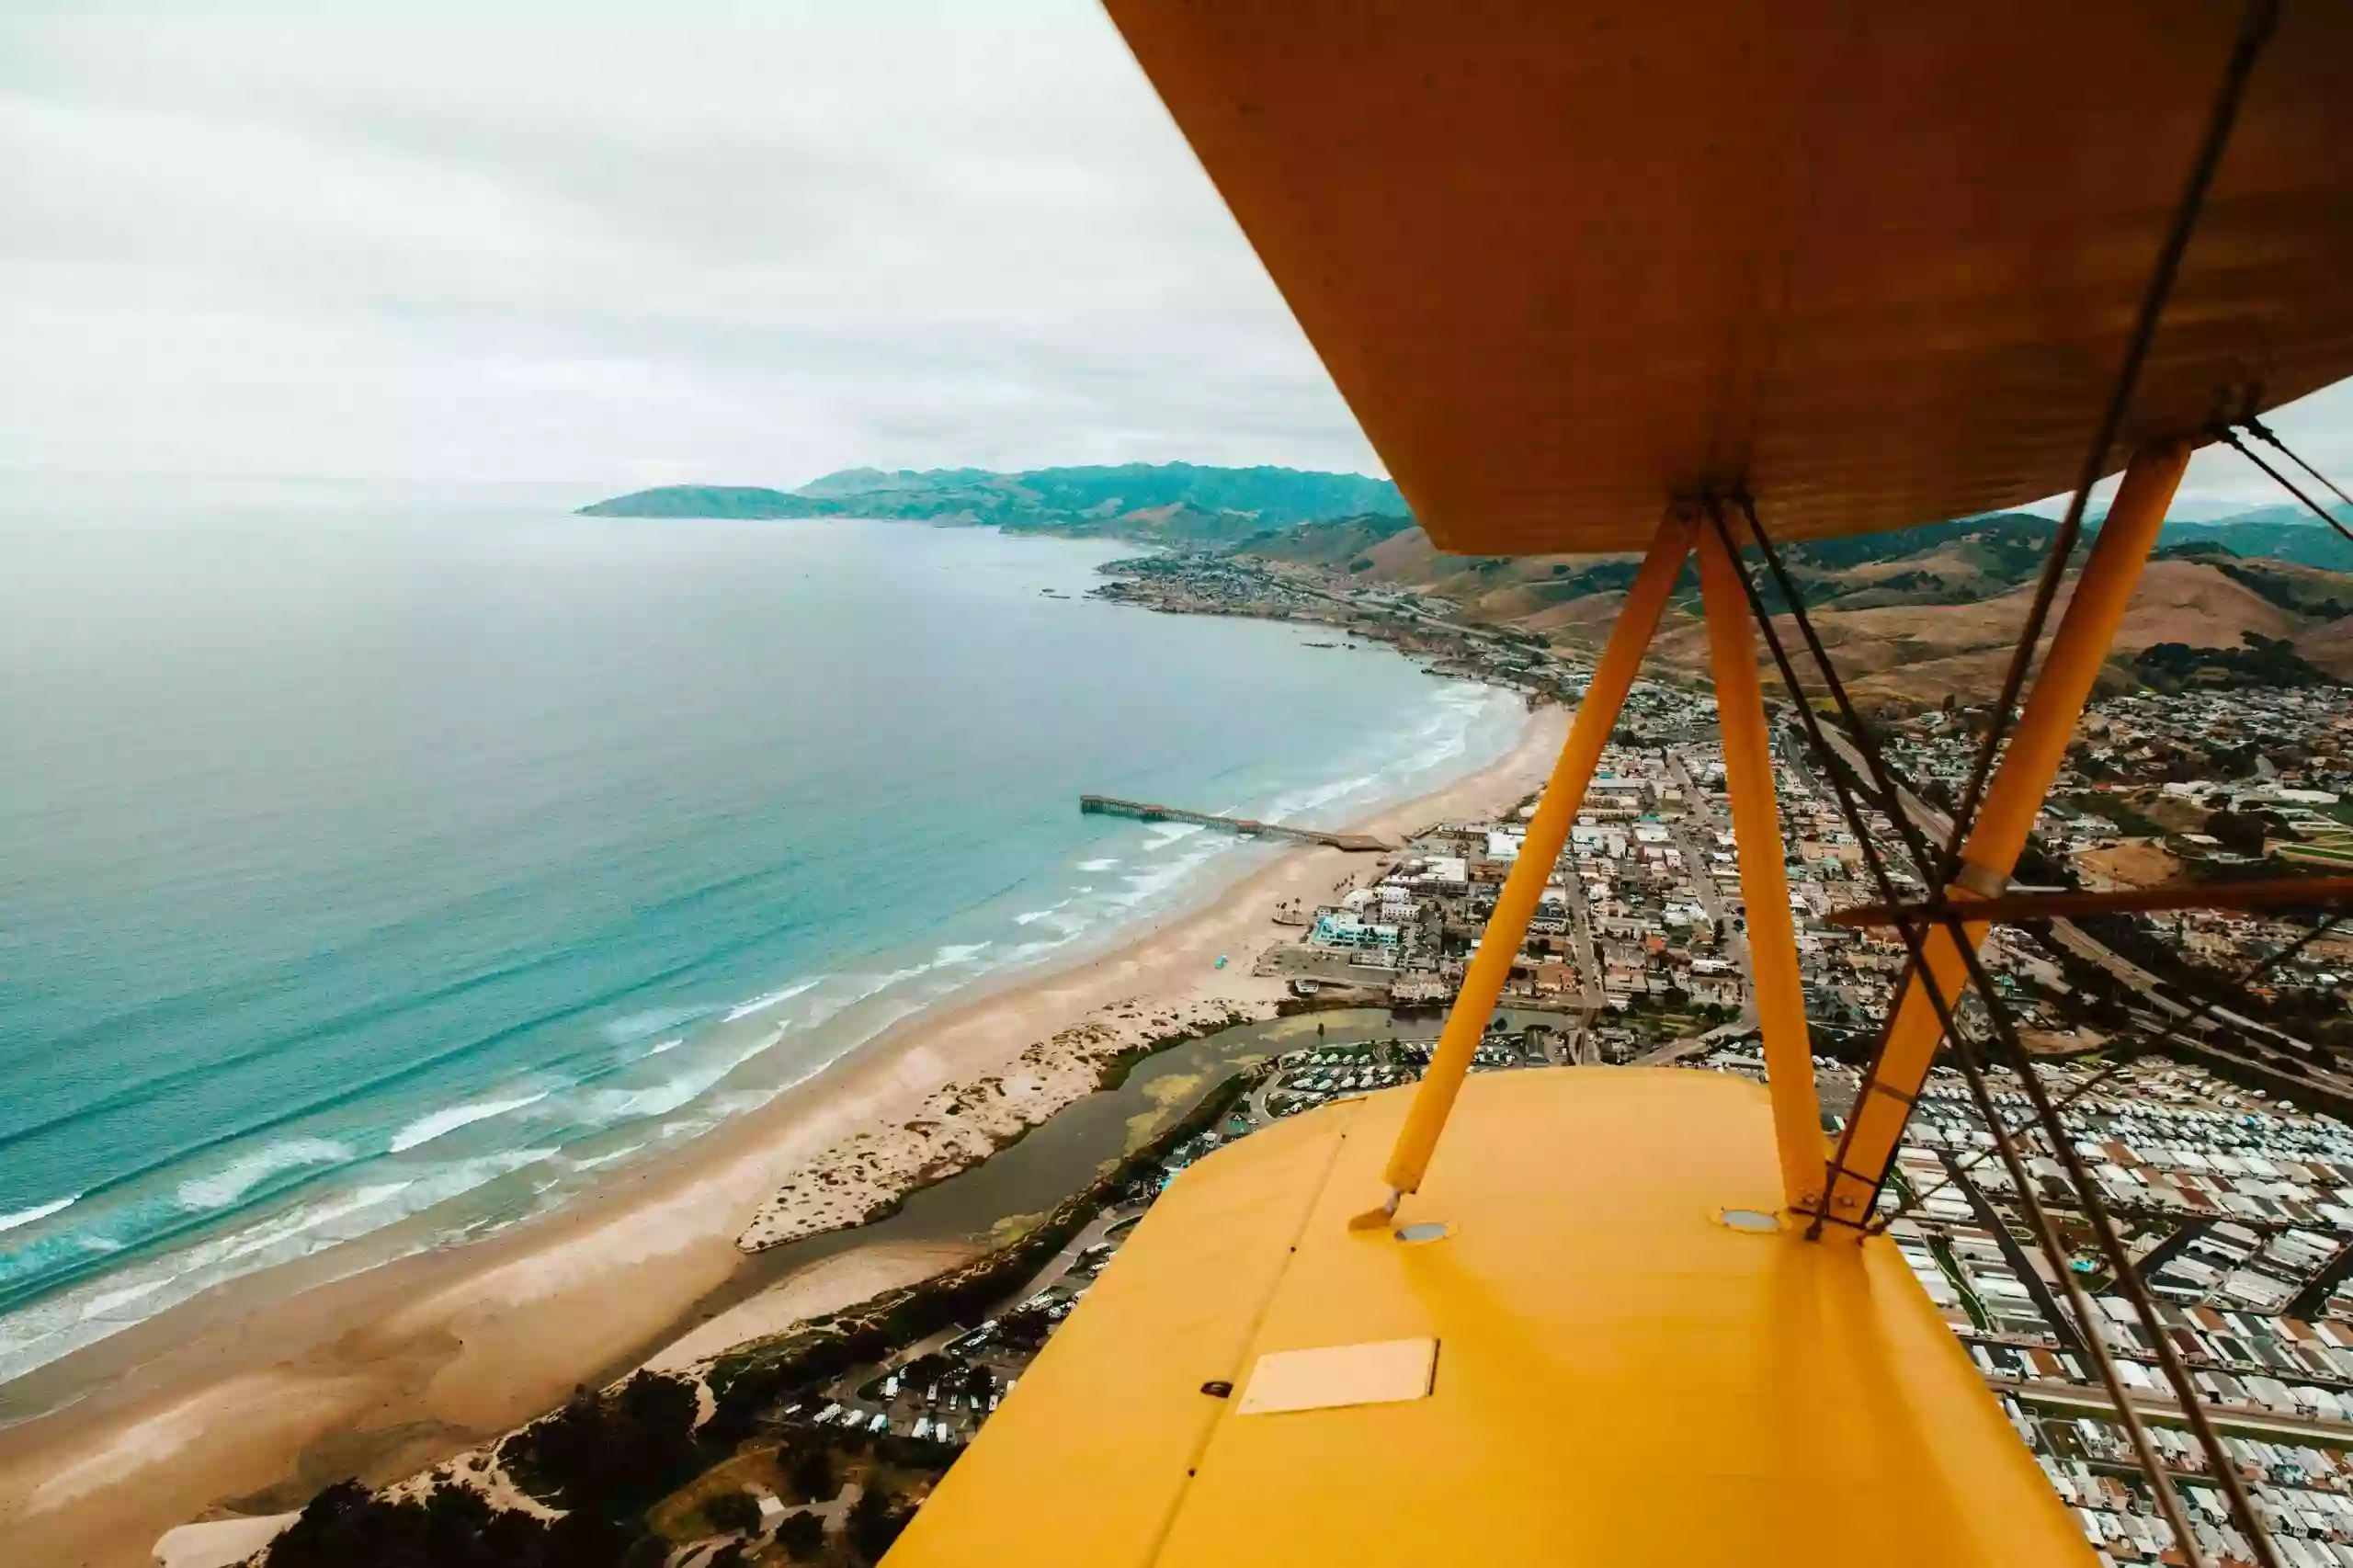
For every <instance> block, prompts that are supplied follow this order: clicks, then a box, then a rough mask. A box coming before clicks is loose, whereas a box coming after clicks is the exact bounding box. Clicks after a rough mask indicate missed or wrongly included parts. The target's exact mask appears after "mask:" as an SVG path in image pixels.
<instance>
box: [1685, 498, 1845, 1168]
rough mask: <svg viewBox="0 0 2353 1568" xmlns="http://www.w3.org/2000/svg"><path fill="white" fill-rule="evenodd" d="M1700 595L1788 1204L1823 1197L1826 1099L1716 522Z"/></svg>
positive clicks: (1760, 734) (1765, 744) (1702, 559)
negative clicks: (1818, 1081) (1818, 1090)
mask: <svg viewBox="0 0 2353 1568" xmlns="http://www.w3.org/2000/svg"><path fill="white" fill-rule="evenodd" d="M1699 593H1700V597H1701V598H1702V599H1703V600H1704V601H1705V602H1706V605H1707V610H1708V658H1709V663H1710V665H1711V667H1712V668H1713V670H1714V673H1715V677H1716V724H1717V727H1718V728H1719V729H1720V730H1721V731H1722V734H1723V747H1724V792H1725V794H1727V795H1729V796H1730V797H1731V798H1732V831H1733V838H1734V840H1735V841H1737V843H1738V845H1739V847H1740V897H1741V902H1742V903H1744V904H1745V905H1746V907H1747V912H1748V971H1749V981H1750V983H1751V985H1752V986H1753V987H1754V988H1755V991H1756V1017H1757V1023H1758V1026H1759V1028H1760V1029H1761V1031H1762V1032H1763V1034H1764V1037H1765V1080H1766V1083H1767V1085H1768V1087H1770V1088H1771V1090H1772V1093H1773V1142H1774V1144H1775V1146H1776V1148H1777V1150H1778V1152H1779V1155H1780V1162H1781V1200H1782V1204H1783V1206H1784V1207H1785V1208H1788V1209H1791V1210H1799V1209H1803V1210H1812V1209H1813V1208H1814V1206H1815V1205H1817V1204H1818V1203H1820V1201H1821V1199H1822V1172H1823V1155H1824V1143H1823V1138H1822V1102H1821V1101H1820V1100H1819V1099H1818V1098H1817V1097H1816V1096H1815V1094H1814V1086H1813V1042H1812V1040H1811V1039H1810V1038H1809V1036H1808V1035H1807V1033H1806V1027H1805V987H1804V983H1803V982H1802V980H1801V979H1800V977H1799V974H1798V937H1797V928H1796V926H1795V925H1794V924H1793V923H1792V922H1791V920H1790V884H1789V878H1788V874H1787V872H1786V871H1785V870H1784V869H1783V850H1782V847H1781V813H1780V807H1779V803H1778V802H1777V801H1776V800H1775V798H1774V792H1773V752H1772V745H1771V741H1770V739H1769V737H1768V734H1767V732H1766V727H1765V692H1764V688H1763V687H1762V686H1761V685H1760V684H1759V683H1758V680H1757V676H1756V640H1755V636H1754V634H1753V633H1752V631H1751V630H1750V627H1749V609H1748V597H1747V596H1746V594H1745V593H1744V592H1743V591H1742V589H1741V586H1740V576H1739V574H1738V571H1737V570H1736V569H1735V568H1734V566H1733V559H1732V553H1731V551H1727V550H1726V549H1725V548H1724V544H1723V540H1722V539H1720V538H1719V537H1718V536H1717V534H1716V532H1715V530H1714V529H1712V528H1702V529H1701V530H1700V531H1699Z"/></svg>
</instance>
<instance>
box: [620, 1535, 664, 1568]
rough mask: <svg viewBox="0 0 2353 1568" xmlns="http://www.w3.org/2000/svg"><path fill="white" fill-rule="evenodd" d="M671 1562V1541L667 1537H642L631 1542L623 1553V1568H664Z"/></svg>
mask: <svg viewBox="0 0 2353 1568" xmlns="http://www.w3.org/2000/svg"><path fill="white" fill-rule="evenodd" d="M669 1561H670V1539H669V1537H667V1536H659V1535H642V1536H639V1537H638V1538H637V1539H636V1540H633V1541H631V1542H630V1547H629V1550H628V1551H624V1552H622V1553H621V1568H663V1564H664V1563H666V1562H669Z"/></svg>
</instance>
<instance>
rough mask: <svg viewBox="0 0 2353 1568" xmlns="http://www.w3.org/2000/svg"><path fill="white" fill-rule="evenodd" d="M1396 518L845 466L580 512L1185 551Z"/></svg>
mask: <svg viewBox="0 0 2353 1568" xmlns="http://www.w3.org/2000/svg"><path fill="white" fill-rule="evenodd" d="M581 511H582V513H583V514H584V515H585V516H589V517H907V518H920V519H924V520H927V521H933V522H943V523H978V524H989V525H993V526H995V527H999V528H1009V529H1013V530H1015V531H1017V532H1033V533H1054V534H1064V535H1082V536H1084V535H1103V536H1110V537H1117V538H1121V539H1139V540H1151V541H1153V542H1156V543H1165V544H1172V545H1185V546H1190V547H1195V548H1199V547H1205V546H1206V547H1216V546H1230V545H1235V544H1239V543H1241V542H1242V541H1244V540H1250V539H1255V538H1256V537H1258V536H1260V535H1263V534H1267V533H1272V532H1279V531H1281V530H1284V529H1288V528H1295V527H1297V526H1298V525H1300V524H1302V523H1305V522H1311V521H1314V520H1317V519H1321V518H1327V517H1347V516H1350V515H1352V514H1358V513H1365V512H1403V511H1404V498H1403V497H1402V496H1400V495H1399V494H1397V487H1396V486H1395V485H1393V484H1392V483H1389V482H1388V481H1387V480H1385V479H1372V478H1369V477H1367V476H1366V475H1364V474H1360V473H1318V472H1308V471H1302V470H1300V469H1289V468H1205V467H1201V466H1199V465H1197V464H1193V463H1122V464H1119V465H1116V466H1108V467H1086V468H1043V469H1031V470H1028V471H1026V472H1019V473H995V472H990V471H988V470H985V469H974V468H955V469H926V470H921V471H917V470H913V469H901V470H899V471H897V472H884V471H882V470H881V469H872V468H854V469H844V470H842V471H841V472H837V473H829V474H826V475H824V477H822V478H819V479H814V480H812V481H810V482H809V483H807V484H804V485H801V487H800V488H798V489H796V490H765V489H756V488H743V487H716V486H707V485H668V486H665V487H663V488H660V489H656V490H641V491H637V492H635V493H634V494H628V495H620V496H615V497H614V498H612V499H611V500H608V501H599V502H597V504H596V505H595V506H584V507H582V508H581Z"/></svg>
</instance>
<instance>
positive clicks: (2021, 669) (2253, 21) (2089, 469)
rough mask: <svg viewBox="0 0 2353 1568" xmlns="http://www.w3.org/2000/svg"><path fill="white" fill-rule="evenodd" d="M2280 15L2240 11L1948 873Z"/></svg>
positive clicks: (1955, 824)
mask: <svg viewBox="0 0 2353 1568" xmlns="http://www.w3.org/2000/svg"><path fill="white" fill-rule="evenodd" d="M2278 22H2279V0H2248V5H2247V8H2246V11H2245V15H2244V16H2243V17H2241V18H2240V21H2239V32H2238V38H2237V40H2235V41H2234V43H2233V45H2232V48H2231V58H2230V63H2229V64H2228V65H2227V66H2226V67H2225V68H2224V70H2223V72H2222V87H2221V89H2220V91H2219V92H2218V93H2217V94H2216V96H2215V99H2214V107H2213V109H2212V111H2211V113H2210V114H2209V116H2208V117H2207V122H2206V131H2205V135H2204V137H2203V139H2202V140H2201V141H2200V143H2199V148H2198V156H2197V158H2196V160H2195V161H2194V162H2193V163H2192V164H2191V165H2190V171H2189V180H2188V185H2187V187H2185V188H2184V189H2183V191H2182V195H2181V201H2180V203H2179V205H2178V206H2177V208H2176V209H2175V210H2174V216H2173V223H2172V226H2171V227H2170V228H2168V229H2167V230H2166V232H2165V244H2164V245H2163V246H2161V247H2160V248H2159V250H2158V252H2157V265H2156V269H2155V270H2154V272H2153V273H2151V274H2150V277H2149V286H2148V290H2147V291H2146V293H2144V294H2143V297H2142V300H2141V307H2140V313H2139V315H2138V317H2137V318H2136V319H2135V320H2134V322H2133V324H2132V335H2131V337H2130V338H2128V339H2127V340H2126V343H2125V350H2124V359H2123V363H2122V364H2121V365H2120V366H2119V367H2118V369H2117V374H2116V384H2115V385H2114V386H2113V387H2112V388H2110V389H2109V397H2108V405H2107V407H2106V408H2104V409H2103V410H2102V411H2101V413H2100V418H2099V426H2098V428H2097V430H2096V431H2095V432H2094V434H2093V438H2092V443H2091V449H2090V450H2089V451H2087V452H2086V453H2085V455H2084V464H2083V470H2082V472H2081V474H2080V476H2079V477H2078V478H2077V480H2076V482H2075V494H2073V495H2072V496H2070V497H2069V498H2068V501H2067V513H2066V516H2065V517H2063V519H2062V520H2061V522H2060V524H2059V531H2058V533H2057V534H2056V535H2055V536H2054V537H2053V538H2052V541H2051V554H2050V557H2049V559H2048V560H2046V561H2045V562H2043V566H2042V575H2041V577H2040V579H2039V580H2038V581H2037V582H2036V584H2035V585H2034V599H2033V602H2032V604H2031V606H2030V607H2029V609H2028V612H2027V621H2026V629H2025V631H2024V633H2023V634H2022V635H2021V636H2020V637H2019V639H2018V647H2017V649H2016V650H2015V651H2014V652H2013V653H2011V655H2010V665H2009V668H2008V670H2007V671H2006V672H2005V673H2004V675H2003V676H2002V695H2001V699H2000V700H1999V701H1998V702H1996V703H1995V706H1994V711H1993V715H1992V723H1991V724H1990V725H1989V726H1988V728H1987V729H1986V732H1985V744H1984V748H1983V749H1982V750H1981V751H1980V752H1979V753H1978V756H1977V761H1976V763H1975V765H1974V766H1973V767H1972V768H1971V770H1970V777H1969V787H1968V789H1966V790H1963V791H1962V793H1961V805H1960V807H1959V808H1958V809H1957V810H1956V811H1955V812H1953V817H1952V832H1951V834H1950V835H1949V838H1948V841H1947V843H1946V845H1945V855H1944V869H1943V876H1944V877H1946V878H1949V877H1950V876H1952V875H1953V874H1954V873H1955V872H1956V871H1958V870H1959V869H1961V848H1962V846H1963V845H1964V844H1966V843H1967V841H1968V835H1969V829H1970V827H1971V825H1972V820H1973V819H1974V818H1975V816H1976V814H1977V804H1978V800H1979V797H1980V796H1981V795H1982V794H1983V792H1984V789H1985V782H1986V779H1987V778H1988V776H1990V775H1991V774H1992V772H1993V770H1994V759H1995V756H1996V755H1998V754H1999V753H2000V751H2001V749H2002V741H2003V739H2004V737H2005V736H2006V733H2008V730H2009V727H2010V714H2011V712H2012V711H2013V710H2015V709H2016V708H2017V706H2018V695H2019V693H2020V692H2021V691H2022V690H2024V689H2025V687H2026V676H2027V670H2028V668H2029V666H2030V665H2032V664H2033V663H2034V651H2035V648H2036V645H2037V644H2039V643H2040V642H2041V640H2042V624H2043V622H2044V621H2045V620H2047V619H2049V618H2050V615H2051V606H2052V600H2053V599H2055V598H2056V597H2058V593H2059V585H2060V580H2061V579H2062V578H2063V577H2064V576H2065V575H2066V573H2067V562H2068V561H2069V560H2070V559H2071V558H2072V557H2073V556H2074V555H2075V545H2076V543H2077V541H2078V540H2080V539H2081V538H2082V535H2083V528H2084V507H2085V505H2086V502H2088V501H2089V500H2090V499H2091V493H2092V486H2093V485H2095V484H2097V483H2098V482H2099V480H2100V477H2101V475H2102V474H2103V473H2104V472H2106V470H2107V468H2108V454H2109V450H2110V449H2112V448H2114V447H2115V445H2116V442H2117V438H2118V437H2119V436H2120V434H2121V433H2122V431H2123V428H2124V418H2125V415H2126V412H2127V411H2128V410H2129V409H2130V408H2131V404H2132V394H2133V392H2134V390H2135V389H2136V388H2137V387H2138V386H2139V385H2140V381H2141V369H2142V367H2143V365H2144V364H2145V363H2146V362H2147V360H2148V357H2149V350H2150V347H2152V345H2153V344H2154V342H2155V340H2156V335H2157V324H2158V322H2159V320H2160V319H2162V318H2163V316H2164V314H2165V301H2166V300H2167V298H2168V297H2170V296H2171V294H2172V293H2173V285H2174V279H2175V278H2176V277H2177V276H2178V275H2179V273H2180V271H2181V258H2182V256H2183V255H2184V253H2186V252H2187V251H2188V248H2189V240H2190V235H2191V234H2192V233H2195V232H2196V230H2197V227H2198V217H2199V213H2200V211H2201V210H2203V208H2204V207H2205V204H2206V193H2207V191H2208V189H2209V188H2211V186H2212V185H2213V182H2214V173H2215V170H2216V169H2217V168H2219V167H2220V166H2221V165H2222V152H2223V149H2224V148H2226V147H2228V146H2229V145H2230V140H2231V128H2232V126H2233V125H2234V123H2236V121H2237V119H2238V112H2239V103H2240V100H2241V99H2242V98H2243V97H2245V91H2246V84H2247V78H2248V77H2249V76H2251V75H2252V74H2254V71H2255V63H2256V59H2257V58H2258V57H2259V56H2260V55H2261V54H2262V52H2263V46H2264V45H2265V44H2266V43H2267V42H2268V41H2269V40H2270V38H2271V33H2272V30H2273V28H2275V27H2276V26H2277V25H2278Z"/></svg>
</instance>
